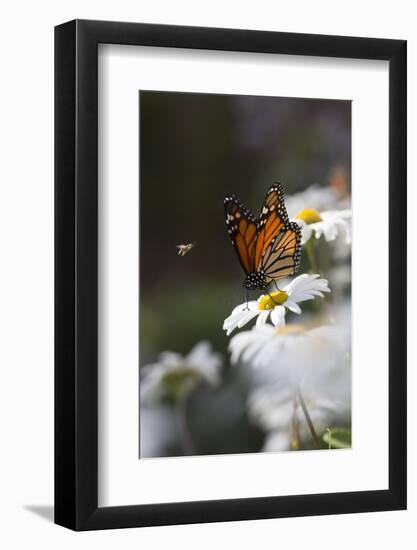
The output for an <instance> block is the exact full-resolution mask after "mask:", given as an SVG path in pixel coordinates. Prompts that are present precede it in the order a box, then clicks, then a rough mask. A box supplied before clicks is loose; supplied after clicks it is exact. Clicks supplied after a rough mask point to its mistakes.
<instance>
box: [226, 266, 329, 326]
mask: <svg viewBox="0 0 417 550" xmlns="http://www.w3.org/2000/svg"><path fill="white" fill-rule="evenodd" d="M323 292H330V289H329V287H328V282H327V280H326V279H320V275H317V274H314V275H308V274H307V273H303V274H302V275H299V276H298V277H296V278H295V279H293V280H292V281H291V282H290V283H289V284H287V285H285V286H284V287H283V289H281V290H276V291H273V292H271V293H270V294H263V295H262V296H260V297H259V298H258V300H252V301H250V302H248V303H243V304H240V305H238V306H237V307H235V308H234V310H233V311H232V313H231V314H230V315H229V317H227V319H225V321H224V323H223V330H225V331H226V333H227V335H228V336H229V335H230V334H231V333H232V332H233V331H234V330H235V329H236V328H242V327H243V326H244V325H246V324H247V323H249V321H251V320H252V319H254V318H255V317H257V320H256V326H257V327H261V326H263V325H265V323H266V322H267V320H268V318H270V319H271V321H272V323H273V324H274V325H275V326H276V327H280V326H283V325H285V313H286V310H289V311H292V312H293V313H297V314H300V313H301V308H300V306H299V305H298V304H299V303H301V302H305V301H306V300H313V299H314V298H315V297H317V296H320V297H321V298H322V297H323Z"/></svg>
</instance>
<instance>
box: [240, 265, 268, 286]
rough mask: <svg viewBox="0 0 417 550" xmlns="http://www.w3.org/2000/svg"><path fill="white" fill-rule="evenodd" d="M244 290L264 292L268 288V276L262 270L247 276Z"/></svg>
mask: <svg viewBox="0 0 417 550" xmlns="http://www.w3.org/2000/svg"><path fill="white" fill-rule="evenodd" d="M243 286H244V288H247V289H248V290H262V289H263V288H265V287H266V275H265V273H264V271H263V270H262V269H261V270H260V271H252V272H251V273H248V274H247V275H246V278H245V280H244V281H243Z"/></svg>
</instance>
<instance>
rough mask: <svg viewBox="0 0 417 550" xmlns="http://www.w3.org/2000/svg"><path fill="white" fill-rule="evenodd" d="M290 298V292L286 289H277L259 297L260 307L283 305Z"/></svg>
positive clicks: (271, 307) (272, 307) (268, 307)
mask: <svg viewBox="0 0 417 550" xmlns="http://www.w3.org/2000/svg"><path fill="white" fill-rule="evenodd" d="M287 299H288V294H287V293H286V292H285V291H284V290H275V291H274V292H271V293H270V294H264V295H263V296H261V297H260V298H259V301H258V308H259V309H274V307H275V306H281V305H282V304H283V303H284V302H286V301H287Z"/></svg>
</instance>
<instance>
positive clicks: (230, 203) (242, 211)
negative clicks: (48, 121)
mask: <svg viewBox="0 0 417 550" xmlns="http://www.w3.org/2000/svg"><path fill="white" fill-rule="evenodd" d="M224 215H225V218H226V226H227V231H228V233H229V236H230V238H231V240H232V244H233V246H234V248H235V250H236V253H237V255H238V258H239V261H240V264H241V266H242V267H243V269H244V270H245V272H246V273H252V272H253V271H254V270H255V243H256V220H255V217H254V216H253V214H252V213H251V212H250V211H249V210H248V209H247V208H245V207H244V206H243V204H242V203H240V202H239V201H238V200H237V199H236V197H235V196H234V195H227V196H226V197H225V199H224Z"/></svg>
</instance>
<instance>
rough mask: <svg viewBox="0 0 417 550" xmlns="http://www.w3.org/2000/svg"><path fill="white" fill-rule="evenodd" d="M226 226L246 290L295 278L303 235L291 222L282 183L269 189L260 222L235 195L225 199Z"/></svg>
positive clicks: (260, 288)
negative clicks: (284, 278)
mask: <svg viewBox="0 0 417 550" xmlns="http://www.w3.org/2000/svg"><path fill="white" fill-rule="evenodd" d="M224 212H225V218H226V226H227V230H228V233H229V236H230V238H231V241H232V244H233V246H234V248H235V250H236V253H237V256H238V258H239V261H240V264H241V266H242V268H243V270H244V271H245V273H246V277H245V279H244V281H243V286H244V287H245V288H246V289H247V290H263V289H265V288H266V287H267V285H268V284H270V283H271V282H272V281H274V282H276V281H277V280H279V279H282V278H283V277H287V276H289V275H293V274H294V273H295V272H296V271H297V269H298V266H299V263H300V257H301V231H300V228H299V226H298V224H297V223H295V222H290V221H289V219H288V214H287V210H286V208H285V203H284V194H283V190H282V186H281V184H280V183H274V184H273V185H271V187H270V188H269V190H268V192H267V194H266V197H265V200H264V203H263V206H262V209H261V213H260V215H259V217H258V218H255V216H254V215H253V214H252V213H251V212H250V211H249V210H248V209H247V208H245V207H244V206H243V204H242V203H241V202H239V200H238V199H237V198H236V197H235V195H232V194H230V195H227V196H226V197H225V199H224Z"/></svg>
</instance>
